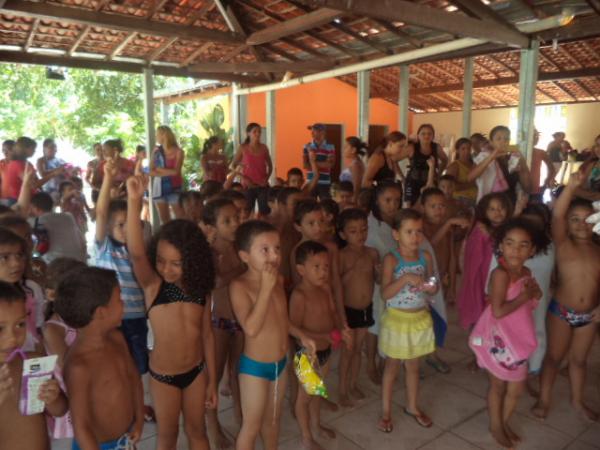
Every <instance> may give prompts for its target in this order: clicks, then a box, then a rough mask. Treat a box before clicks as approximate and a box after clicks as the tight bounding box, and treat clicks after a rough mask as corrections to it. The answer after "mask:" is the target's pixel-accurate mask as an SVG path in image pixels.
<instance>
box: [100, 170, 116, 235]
mask: <svg viewBox="0 0 600 450" xmlns="http://www.w3.org/2000/svg"><path fill="white" fill-rule="evenodd" d="M116 174H117V167H116V165H115V161H114V160H113V159H112V158H109V159H107V160H106V162H105V163H104V178H103V179H102V186H101V187H100V193H99V194H98V201H97V202H96V242H102V241H104V238H105V237H106V233H107V230H108V207H109V205H110V188H111V186H112V182H113V178H114V177H115V175H116Z"/></svg>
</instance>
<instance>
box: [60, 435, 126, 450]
mask: <svg viewBox="0 0 600 450" xmlns="http://www.w3.org/2000/svg"><path fill="white" fill-rule="evenodd" d="M132 448H133V444H132V443H131V441H130V440H129V436H127V435H123V436H121V437H120V438H119V439H115V440H114V441H110V442H104V443H103V444H100V450H129V449H132ZM71 450H81V447H80V446H79V444H78V443H77V441H75V439H73V444H72V446H71Z"/></svg>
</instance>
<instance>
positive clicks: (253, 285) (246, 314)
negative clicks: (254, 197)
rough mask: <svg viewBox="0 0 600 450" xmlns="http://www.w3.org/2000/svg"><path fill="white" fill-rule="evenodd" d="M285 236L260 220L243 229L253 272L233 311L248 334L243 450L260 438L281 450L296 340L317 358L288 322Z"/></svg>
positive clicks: (242, 370)
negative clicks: (293, 340) (282, 251)
mask: <svg viewBox="0 0 600 450" xmlns="http://www.w3.org/2000/svg"><path fill="white" fill-rule="evenodd" d="M279 242H280V241H279V233H277V230H276V229H275V227H274V226H273V225H271V224H269V223H267V222H263V221H260V220H250V221H248V222H245V223H243V224H242V225H240V226H239V228H238V229H237V231H236V235H235V246H236V248H237V250H238V255H239V257H240V259H241V260H242V261H243V262H244V263H245V264H246V265H247V270H246V272H244V273H243V274H242V275H240V276H239V277H237V278H235V279H234V280H233V281H232V282H231V284H230V285H229V297H230V299H231V306H232V308H233V312H234V314H235V317H236V319H237V321H238V323H239V324H240V325H241V327H242V329H243V330H244V352H243V354H242V356H241V358H240V362H239V383H240V398H241V405H242V416H243V421H242V428H241V430H240V432H239V434H238V437H237V440H236V449H237V450H254V446H255V442H256V438H257V437H258V435H259V433H260V434H261V438H262V441H263V446H264V448H265V450H275V449H277V445H278V438H279V422H280V417H281V403H282V401H283V398H284V392H285V385H286V381H287V371H286V370H285V367H286V364H287V352H288V345H289V339H288V335H290V334H291V335H292V336H294V337H296V338H297V339H299V340H300V342H301V344H302V345H303V346H304V347H305V348H307V349H308V352H309V354H310V355H313V356H314V353H315V342H314V341H313V340H312V339H310V338H309V337H307V336H306V335H305V334H304V333H303V332H302V331H301V330H299V329H298V328H297V327H296V326H294V325H292V324H291V323H290V321H289V317H288V309H287V300H286V297H285V292H284V290H283V280H282V279H281V277H280V276H279V272H278V270H279V264H280V263H281V254H280V244H279Z"/></svg>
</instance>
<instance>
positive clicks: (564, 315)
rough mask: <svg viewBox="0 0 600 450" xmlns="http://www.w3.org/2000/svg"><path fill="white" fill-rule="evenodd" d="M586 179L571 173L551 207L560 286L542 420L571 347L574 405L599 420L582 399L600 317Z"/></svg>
mask: <svg viewBox="0 0 600 450" xmlns="http://www.w3.org/2000/svg"><path fill="white" fill-rule="evenodd" d="M583 182H584V177H583V176H582V174H581V172H576V173H573V174H571V177H570V179H569V184H568V185H567V186H566V187H565V189H564V190H563V192H562V193H561V194H560V196H559V197H558V200H557V201H556V204H555V205H554V210H553V212H552V237H553V239H554V245H555V246H556V261H557V287H556V292H555V294H554V295H555V297H554V299H552V300H551V301H550V308H549V309H548V317H547V328H548V350H547V352H546V356H545V358H544V363H543V366H542V375H541V381H540V398H539V401H538V402H537V403H536V404H535V406H534V407H533V409H532V413H533V414H534V415H535V416H536V417H538V418H541V419H543V418H545V417H546V416H547V414H548V410H549V408H550V401H551V397H552V387H553V385H554V381H555V379H556V374H557V372H558V370H559V368H560V364H561V362H562V360H563V359H564V357H565V355H566V354H567V352H568V354H569V380H570V382H571V404H572V406H573V408H574V409H575V411H577V412H578V413H579V414H581V415H582V416H583V417H584V418H586V419H588V420H590V421H596V420H597V419H598V416H597V414H596V413H595V412H593V411H592V410H590V409H589V408H588V407H587V406H586V405H585V404H584V403H583V395H584V394H583V391H584V386H585V375H586V363H587V357H588V354H589V351H590V348H591V346H592V344H593V342H594V338H595V336H596V332H597V329H598V322H599V321H600V308H599V307H598V303H599V299H600V246H598V245H597V244H596V243H595V242H594V240H593V239H592V237H593V233H592V227H593V225H592V224H590V223H586V218H587V217H588V216H590V215H591V214H592V213H593V212H594V210H593V208H592V206H591V204H590V203H589V202H588V201H586V200H581V199H575V200H573V196H574V193H575V192H576V191H577V189H578V188H579V187H581V185H582V184H583Z"/></svg>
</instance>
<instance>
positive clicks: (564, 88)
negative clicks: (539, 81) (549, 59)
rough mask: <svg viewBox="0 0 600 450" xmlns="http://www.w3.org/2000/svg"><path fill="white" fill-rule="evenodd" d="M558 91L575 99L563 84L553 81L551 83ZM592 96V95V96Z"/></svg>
mask: <svg viewBox="0 0 600 450" xmlns="http://www.w3.org/2000/svg"><path fill="white" fill-rule="evenodd" d="M552 84H553V85H554V86H555V87H556V88H557V89H558V90H559V91H561V92H562V93H563V94H566V95H567V97H571V99H572V100H573V101H576V100H577V96H576V95H574V94H573V93H572V92H571V91H570V90H569V89H567V88H566V87H565V86H563V85H562V84H561V83H560V82H559V81H555V82H553V83H552ZM593 97H594V96H592V98H593Z"/></svg>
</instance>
